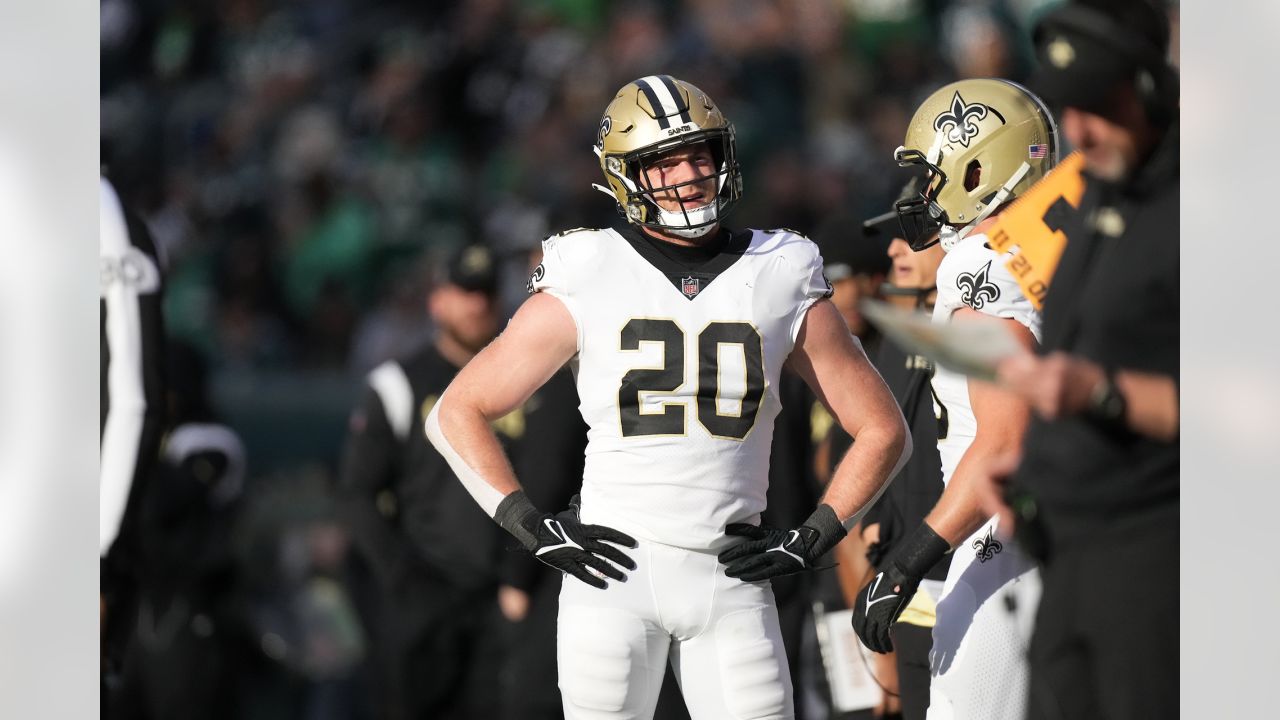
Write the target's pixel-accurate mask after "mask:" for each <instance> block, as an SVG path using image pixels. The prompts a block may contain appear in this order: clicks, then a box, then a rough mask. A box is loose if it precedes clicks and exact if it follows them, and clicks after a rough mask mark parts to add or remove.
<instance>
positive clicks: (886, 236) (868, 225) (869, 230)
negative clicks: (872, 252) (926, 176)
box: [862, 176, 920, 252]
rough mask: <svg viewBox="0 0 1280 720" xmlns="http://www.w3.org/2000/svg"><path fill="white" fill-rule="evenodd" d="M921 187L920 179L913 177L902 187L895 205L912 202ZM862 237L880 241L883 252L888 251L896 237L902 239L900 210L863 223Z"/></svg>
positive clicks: (894, 210) (893, 210)
mask: <svg viewBox="0 0 1280 720" xmlns="http://www.w3.org/2000/svg"><path fill="white" fill-rule="evenodd" d="M919 187H920V177H919V176H913V177H911V178H910V179H908V180H907V181H906V182H905V183H903V185H902V189H901V190H900V191H898V199H897V200H896V201H895V205H896V204H897V203H898V202H902V201H903V200H910V199H912V198H914V197H916V195H917V192H916V191H917V189H918V188H919ZM862 236H863V237H865V238H868V239H874V240H878V241H879V243H878V244H879V246H880V248H881V251H882V252H884V251H887V250H888V248H889V243H891V242H893V239H894V238H896V237H902V223H901V222H899V221H898V209H897V208H896V207H895V208H893V209H891V210H890V211H889V212H886V213H881V214H879V215H876V216H875V217H872V218H867V219H866V220H863V221H862Z"/></svg>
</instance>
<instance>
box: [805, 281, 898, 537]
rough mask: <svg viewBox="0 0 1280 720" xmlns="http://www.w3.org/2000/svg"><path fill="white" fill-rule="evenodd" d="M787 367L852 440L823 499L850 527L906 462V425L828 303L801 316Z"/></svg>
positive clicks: (884, 387)
mask: <svg viewBox="0 0 1280 720" xmlns="http://www.w3.org/2000/svg"><path fill="white" fill-rule="evenodd" d="M788 364H789V365H790V366H791V368H792V369H793V370H795V371H796V372H798V373H799V374H800V376H801V377H803V378H804V380H805V382H806V383H808V384H809V387H810V388H812V389H813V392H814V393H815V394H816V395H817V396H818V398H819V400H821V401H822V403H823V405H825V406H826V407H827V410H828V411H829V412H830V413H831V415H832V417H834V418H835V419H836V421H837V422H839V423H840V426H841V427H842V428H844V430H845V432H847V433H849V435H851V436H853V437H854V438H855V442H854V444H853V446H852V447H851V448H849V451H848V452H847V453H846V454H845V456H844V458H843V459H841V461H840V463H839V464H838V465H837V466H836V470H835V473H833V474H832V477H831V482H830V483H829V484H828V485H827V489H826V492H825V493H824V494H823V497H822V502H824V503H826V504H828V505H830V506H831V508H832V509H833V510H835V511H836V514H837V515H838V516H840V518H841V519H842V520H844V522H845V525H846V527H848V526H851V525H852V524H853V523H855V522H857V521H858V518H860V517H861V516H862V515H863V514H864V513H865V511H866V510H867V509H869V508H870V507H871V505H872V504H873V503H874V502H875V499H876V498H877V497H879V495H880V493H881V492H882V491H883V489H884V487H885V486H886V484H887V483H888V480H889V478H891V477H892V476H893V473H894V471H895V470H896V469H897V468H898V467H901V465H902V463H904V462H906V459H907V458H908V457H909V456H910V454H911V435H910V433H908V432H907V423H906V420H904V419H903V417H902V411H901V410H900V409H899V408H898V403H897V401H895V400H894V399H893V394H892V393H890V392H889V388H888V386H886V385H885V384H884V380H883V379H882V378H881V377H880V373H878V372H877V371H876V369H875V368H874V367H873V366H872V365H871V362H870V361H869V360H867V356H866V354H865V353H864V352H863V351H862V348H861V347H859V346H858V345H857V344H856V343H855V342H854V339H853V336H852V335H851V334H849V329H848V327H847V326H846V325H845V323H844V320H843V319H842V318H841V317H840V313H839V312H838V311H837V310H836V308H835V306H834V305H832V304H831V302H830V301H829V300H820V301H818V302H817V303H815V304H814V306H813V307H812V308H810V309H809V312H808V313H806V315H805V319H804V324H803V325H801V327H800V334H799V336H798V337H797V338H796V348H795V350H794V351H792V353H791V357H790V358H789V360H788Z"/></svg>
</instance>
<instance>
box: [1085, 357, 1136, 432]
mask: <svg viewBox="0 0 1280 720" xmlns="http://www.w3.org/2000/svg"><path fill="white" fill-rule="evenodd" d="M1126 409H1127V403H1126V402H1125V399H1124V395H1121V394H1120V389H1119V388H1118V387H1116V382H1115V371H1114V370H1112V369H1110V368H1107V369H1106V371H1105V375H1104V376H1103V378H1102V381H1101V382H1099V383H1098V384H1097V385H1095V386H1094V387H1093V392H1092V393H1090V395H1089V405H1088V407H1087V408H1086V410H1085V414H1086V415H1088V416H1089V417H1092V418H1093V419H1095V420H1098V421H1100V422H1102V423H1103V424H1105V425H1108V426H1111V427H1116V428H1123V427H1124V426H1125V417H1124V416H1125V410H1126Z"/></svg>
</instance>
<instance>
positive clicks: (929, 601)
mask: <svg viewBox="0 0 1280 720" xmlns="http://www.w3.org/2000/svg"><path fill="white" fill-rule="evenodd" d="M916 188H917V180H916V179H915V178H912V179H911V180H909V181H908V182H907V184H906V185H904V186H903V188H902V192H901V194H900V195H899V198H898V199H899V200H904V199H908V198H911V197H914V196H915V194H916ZM863 234H864V237H865V239H864V240H863V242H864V243H865V244H866V245H868V246H871V247H874V248H876V249H878V250H880V251H882V252H884V253H885V254H886V256H887V257H888V258H889V260H890V262H891V267H890V269H889V273H888V278H887V282H886V283H885V284H884V285H883V286H881V288H880V293H881V294H882V295H883V296H884V297H885V299H886V301H887V302H890V303H892V304H895V305H898V306H900V307H905V308H908V309H912V310H917V311H921V312H928V313H932V312H933V303H934V300H935V299H936V298H937V294H938V292H937V291H938V288H937V276H938V266H939V265H940V264H942V258H943V255H944V254H945V253H944V251H943V249H942V246H941V245H939V244H937V243H934V244H931V245H930V246H929V247H927V248H925V249H923V250H920V251H918V252H917V251H914V250H912V249H911V247H910V246H909V245H908V244H907V241H906V240H904V239H903V238H902V237H901V235H902V229H901V227H900V225H899V223H898V213H897V211H896V210H890V211H889V212H887V213H884V214H882V215H878V216H876V217H874V218H871V219H869V220H867V221H865V222H864V223H863ZM872 361H873V362H874V363H875V365H876V369H877V370H879V371H880V374H881V376H882V377H884V381H885V383H886V384H888V386H889V389H890V390H892V391H893V394H894V397H895V398H896V399H897V400H898V404H899V406H900V407H901V408H902V415H903V417H904V418H905V419H906V421H907V426H908V427H910V428H911V435H912V443H913V447H914V450H913V451H912V453H911V457H910V458H909V459H908V460H907V463H906V465H904V466H903V467H902V469H901V470H900V471H899V472H898V475H897V477H895V478H894V480H893V483H892V484H891V485H889V488H888V489H887V490H886V491H885V493H884V495H882V496H881V497H880V500H879V501H878V502H877V503H876V505H875V507H874V508H872V510H871V512H870V513H868V514H867V516H866V517H865V518H863V520H862V526H863V528H862V541H863V542H864V543H865V545H866V548H867V553H866V556H867V560H868V561H869V562H870V568H874V569H870V568H869V572H870V573H874V572H877V571H879V570H882V569H883V565H884V561H885V559H886V558H887V557H888V555H889V553H890V552H892V551H893V549H894V547H896V545H897V544H898V541H899V540H901V539H902V537H903V535H904V534H905V533H906V532H908V531H909V530H910V529H911V528H913V527H915V526H916V525H917V524H919V523H920V521H922V520H923V519H924V517H925V515H927V514H928V512H929V510H930V509H931V508H932V507H933V506H934V504H935V503H937V501H938V498H939V497H940V496H941V495H942V487H943V485H942V461H941V459H940V458H939V456H938V440H939V439H941V438H943V437H945V436H946V428H947V417H946V408H944V407H943V406H942V405H941V404H940V403H938V402H937V397H936V394H935V393H934V390H933V384H932V380H933V363H932V362H930V361H929V360H928V359H927V358H924V357H921V356H919V355H916V354H914V353H910V354H908V353H904V352H903V351H902V350H901V349H900V348H898V347H897V346H896V345H895V344H893V343H892V342H890V341H888V340H886V341H884V342H882V343H880V345H879V347H878V348H877V351H876V354H875V355H874V356H873V357H872ZM850 560H851V561H852V560H853V558H850ZM950 562H951V558H950V556H949V555H948V556H946V557H944V558H943V559H942V560H940V561H939V562H938V563H936V564H935V565H934V566H933V567H932V568H930V569H929V571H928V572H927V573H925V576H924V580H923V581H922V582H921V584H920V590H919V591H917V593H916V596H915V597H914V598H912V602H911V604H910V605H909V606H908V608H907V609H906V610H905V611H904V612H903V614H902V616H901V617H900V618H898V622H897V623H896V624H895V626H894V639H895V642H894V652H892V653H890V654H889V655H888V656H881V655H874V656H873V662H875V663H876V667H877V670H878V673H879V674H880V675H881V676H882V677H885V676H887V677H896V678H897V693H898V696H899V697H898V699H899V707H900V710H901V713H902V717H903V718H907V719H908V720H923V718H924V716H925V710H926V709H927V708H928V707H929V650H930V649H931V648H932V647H933V639H932V631H933V626H934V624H935V622H936V617H937V613H936V605H937V599H938V597H940V596H941V594H942V584H943V581H944V580H946V576H947V568H948V567H949V566H950ZM844 565H849V566H850V568H849V569H845V568H844ZM854 567H858V565H856V564H854V563H853V562H847V563H842V565H841V569H840V578H841V581H842V588H843V590H844V591H845V600H846V602H848V603H852V602H853V601H854V599H855V598H856V597H857V592H858V590H859V589H860V588H861V587H862V585H863V584H864V583H865V582H866V581H867V579H868V577H869V573H864V574H861V575H857V576H855V573H854V572H852V571H851V570H852V568H854ZM882 658H884V659H883V660H882ZM886 666H887V667H886Z"/></svg>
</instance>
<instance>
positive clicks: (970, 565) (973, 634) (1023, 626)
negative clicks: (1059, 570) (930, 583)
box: [927, 518, 1040, 720]
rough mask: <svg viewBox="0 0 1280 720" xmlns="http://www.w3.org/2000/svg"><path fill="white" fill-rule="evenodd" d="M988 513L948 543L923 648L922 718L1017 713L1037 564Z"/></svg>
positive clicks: (992, 719)
mask: <svg viewBox="0 0 1280 720" xmlns="http://www.w3.org/2000/svg"><path fill="white" fill-rule="evenodd" d="M995 530H996V518H992V519H991V520H988V521H987V523H986V524H984V525H983V526H982V527H981V528H978V530H977V531H976V532H974V534H973V535H970V536H969V537H968V538H967V539H966V540H965V541H964V543H963V544H961V545H960V546H959V547H957V548H956V550H955V555H954V557H952V559H951V569H950V570H948V571H947V581H946V583H945V584H944V585H943V590H942V596H941V597H940V598H939V599H938V620H937V624H936V625H934V627H933V649H932V650H930V652H929V670H930V674H931V675H932V678H931V680H930V684H929V711H928V713H927V718H928V720H1024V718H1026V715H1027V696H1028V693H1029V692H1030V683H1029V677H1030V676H1029V672H1028V668H1027V648H1028V644H1029V642H1030V639H1031V629H1032V627H1031V626H1032V624H1033V623H1034V619H1035V611H1036V606H1037V605H1039V603H1040V570H1039V568H1037V567H1036V565H1035V563H1034V562H1033V561H1032V560H1031V559H1030V558H1028V557H1027V556H1026V555H1024V554H1023V553H1022V550H1021V548H1019V547H1018V546H1017V545H1016V544H1015V543H1014V542H1013V541H1012V540H1009V541H1004V540H1001V539H999V538H998V537H997V536H996V533H995Z"/></svg>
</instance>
